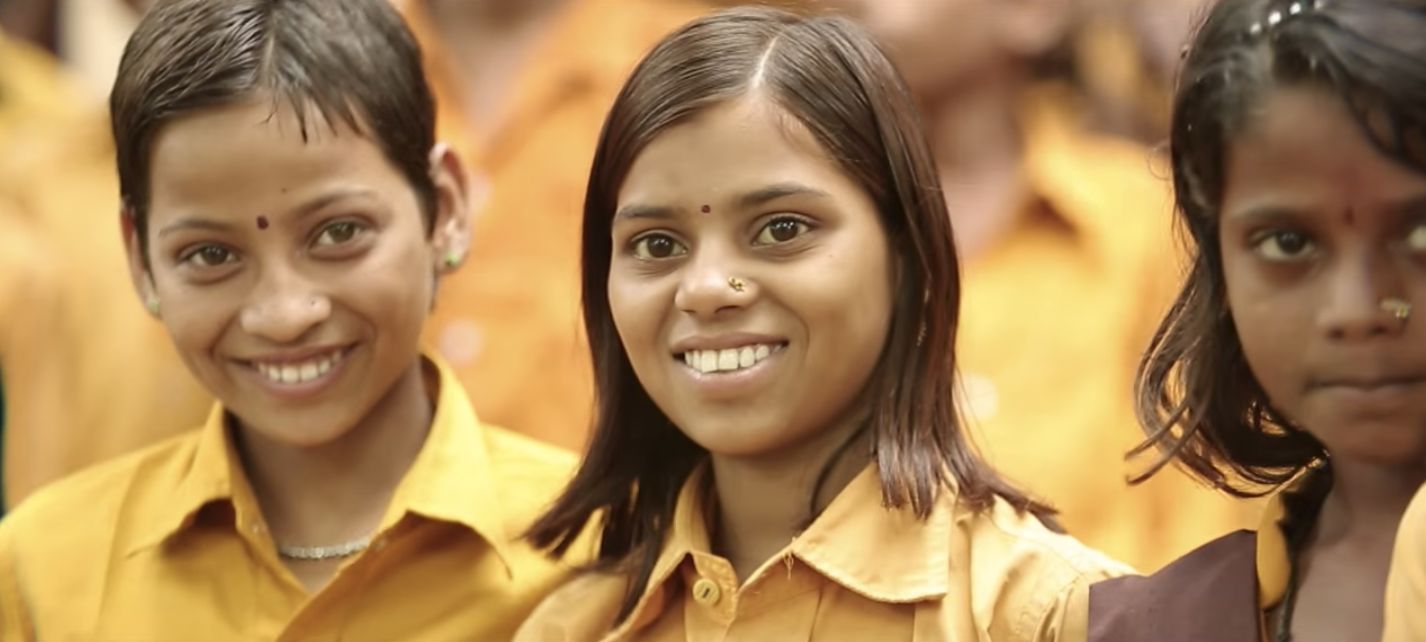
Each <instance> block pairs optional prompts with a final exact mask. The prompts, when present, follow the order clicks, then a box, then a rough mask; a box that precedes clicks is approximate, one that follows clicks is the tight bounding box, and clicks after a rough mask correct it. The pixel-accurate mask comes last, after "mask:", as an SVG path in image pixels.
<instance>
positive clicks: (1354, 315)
mask: <svg viewBox="0 0 1426 642" xmlns="http://www.w3.org/2000/svg"><path fill="white" fill-rule="evenodd" d="M1344 258H1349V257H1344ZM1329 269H1330V270H1331V271H1330V272H1329V273H1328V274H1327V275H1325V276H1326V282H1327V290H1326V296H1325V297H1324V301H1323V304H1322V306H1321V309H1320V311H1319V312H1318V325H1319V327H1320V328H1321V330H1322V331H1323V332H1324V333H1325V334H1326V336H1327V337H1328V338H1329V339H1331V340H1334V341H1344V342H1353V341H1364V340H1370V339H1374V338H1378V337H1386V336H1393V335H1396V334H1398V333H1400V332H1401V331H1402V330H1403V329H1404V328H1405V323H1403V319H1401V318H1399V317H1398V316H1397V315H1396V313H1395V309H1394V308H1393V305H1392V302H1390V301H1389V300H1396V299H1401V298H1402V297H1401V295H1400V287H1401V280H1400V279H1399V278H1397V276H1396V273H1395V267H1394V266H1393V265H1392V261H1391V258H1390V257H1389V256H1386V253H1383V252H1376V253H1366V254H1364V255H1363V256H1361V257H1357V258H1352V259H1351V260H1341V261H1337V262H1335V263H1334V264H1332V265H1331V266H1330V267H1329ZM1408 303H1409V302H1408Z"/></svg>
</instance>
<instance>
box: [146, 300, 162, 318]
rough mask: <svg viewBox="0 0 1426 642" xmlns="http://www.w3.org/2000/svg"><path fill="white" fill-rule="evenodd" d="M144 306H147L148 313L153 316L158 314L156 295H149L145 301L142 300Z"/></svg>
mask: <svg viewBox="0 0 1426 642" xmlns="http://www.w3.org/2000/svg"><path fill="white" fill-rule="evenodd" d="M144 307H146V308H148V310H149V314H152V315H154V316H158V312H159V305H158V297H149V298H148V300H147V301H144Z"/></svg>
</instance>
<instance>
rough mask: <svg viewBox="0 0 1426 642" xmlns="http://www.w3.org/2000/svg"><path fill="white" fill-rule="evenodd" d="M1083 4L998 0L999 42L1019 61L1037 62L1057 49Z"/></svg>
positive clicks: (1074, 1) (1074, 0)
mask: <svg viewBox="0 0 1426 642" xmlns="http://www.w3.org/2000/svg"><path fill="white" fill-rule="evenodd" d="M1079 2H1083V0H995V2H994V5H995V6H996V7H997V9H998V10H999V12H1000V16H999V19H998V20H996V23H997V25H998V26H999V30H1000V33H999V36H1000V38H999V40H1000V42H1001V43H1003V46H1004V48H1005V49H1006V51H1009V52H1010V53H1011V54H1013V55H1015V56H1016V57H1018V58H1021V59H1025V58H1036V57H1039V56H1041V55H1044V54H1045V53H1047V52H1049V51H1050V50H1051V49H1053V48H1054V47H1055V46H1056V45H1058V44H1059V43H1060V42H1061V41H1062V40H1063V39H1064V38H1065V36H1066V34H1067V32H1068V31H1069V28H1070V25H1071V21H1072V19H1073V15H1074V9H1075V8H1076V5H1077V3H1079Z"/></svg>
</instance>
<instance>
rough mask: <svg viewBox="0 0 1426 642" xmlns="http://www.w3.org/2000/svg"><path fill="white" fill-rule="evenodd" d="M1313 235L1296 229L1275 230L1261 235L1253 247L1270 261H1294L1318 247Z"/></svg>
mask: <svg viewBox="0 0 1426 642" xmlns="http://www.w3.org/2000/svg"><path fill="white" fill-rule="evenodd" d="M1316 247H1317V246H1316V244H1315V243H1314V242H1313V241H1312V237H1310V236H1308V235H1306V234H1303V233H1302V232H1298V231H1296V230H1275V231H1272V232H1269V233H1267V234H1265V235H1263V236H1262V237H1260V238H1259V239H1258V240H1257V242H1256V243H1255V244H1254V246H1253V249H1254V250H1256V251H1257V252H1258V254H1261V255H1262V257H1263V258H1265V259H1267V260H1269V261H1294V260H1297V259H1300V258H1302V257H1303V256H1305V255H1307V254H1308V253H1310V252H1311V251H1312V250H1314V249H1316Z"/></svg>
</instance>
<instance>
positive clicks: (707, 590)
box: [515, 465, 1128, 642]
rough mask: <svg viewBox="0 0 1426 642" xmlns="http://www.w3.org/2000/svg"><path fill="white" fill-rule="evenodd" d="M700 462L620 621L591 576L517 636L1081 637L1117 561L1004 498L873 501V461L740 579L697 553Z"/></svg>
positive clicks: (574, 640) (984, 640) (607, 582)
mask: <svg viewBox="0 0 1426 642" xmlns="http://www.w3.org/2000/svg"><path fill="white" fill-rule="evenodd" d="M703 471H706V468H705V469H702V470H700V471H699V472H697V473H695V474H694V475H692V476H691V477H690V478H689V481H688V482H687V483H686V484H685V485H684V488H683V491H682V493H681V495H680V496H679V500H678V507H677V509H676V512H675V515H674V519H673V528H672V532H671V534H670V536H669V538H668V540H667V542H666V543H665V545H664V547H663V552H662V553H661V554H660V557H659V559H658V562H657V564H656V566H655V567H654V572H653V576H652V578H651V579H650V581H649V585H648V588H647V589H646V590H645V591H644V592H643V595H642V597H641V598H640V600H639V603H638V606H637V607H636V608H635V609H634V611H633V613H632V614H631V615H630V616H629V617H628V619H626V620H625V621H624V622H623V623H622V624H621V625H619V626H618V627H611V624H612V623H613V619H614V616H615V615H616V614H617V612H618V607H619V604H620V601H621V599H622V597H623V595H624V587H625V585H626V583H627V580H626V578H625V577H623V576H621V575H617V574H606V573H589V574H586V575H583V576H581V577H578V578H576V579H575V580H573V581H571V582H570V583H569V584H567V585H566V586H564V587H562V588H560V589H559V590H558V591H557V592H555V593H554V594H553V595H551V596H550V597H549V598H548V599H547V600H545V602H544V603H543V604H541V605H540V607H539V608H538V609H537V610H536V611H535V613H534V614H533V615H531V617H530V619H529V620H528V621H527V622H525V624H524V625H523V626H522V627H521V628H520V631H519V633H517V634H516V636H515V640H516V641H517V642H592V641H594V640H603V641H613V640H641V641H646V642H673V641H675V640H676V641H679V642H683V641H684V640H687V641H688V642H711V641H721V642H735V641H748V642H754V641H756V642H762V641H765V640H818V641H819V642H839V641H844V640H845V641H848V642H851V641H854V640H855V641H858V642H860V641H864V640H876V641H878V642H941V641H945V642H950V641H952V640H954V641H956V642H970V641H973V640H974V641H980V642H989V641H991V640H994V641H995V642H1017V641H1029V640H1084V639H1085V637H1086V632H1085V626H1086V619H1087V617H1088V602H1087V594H1088V586H1089V584H1091V583H1093V582H1095V581H1097V580H1100V579H1104V578H1107V577H1111V576H1114V575H1119V574H1122V573H1123V572H1126V571H1127V570H1128V569H1127V568H1125V567H1124V566H1122V565H1120V564H1118V563H1117V562H1113V561H1111V560H1109V559H1107V558H1105V557H1104V556H1102V555H1100V554H1099V553H1097V552H1095V551H1092V550H1090V549H1088V548H1085V547H1084V546H1082V545H1080V544H1079V543H1078V542H1076V541H1074V540H1073V539H1071V538H1069V537H1067V536H1064V535H1057V534H1054V533H1052V532H1050V531H1049V530H1048V529H1047V528H1045V527H1044V526H1043V525H1042V524H1041V523H1040V522H1039V521H1038V520H1037V519H1036V518H1034V517H1033V516H1030V515H1029V514H1018V513H1016V512H1015V510H1014V509H1012V508H1011V507H1010V506H1009V505H1008V504H1006V503H1005V502H1003V501H997V502H996V504H995V505H994V507H993V508H991V509H990V510H989V511H987V512H982V513H974V512H972V511H970V510H968V509H966V508H965V507H963V506H961V505H959V504H958V503H957V502H956V498H955V494H954V493H953V492H950V491H947V492H945V493H943V494H942V495H941V497H940V499H939V500H938V501H937V503H936V505H935V507H934V508H933V510H932V512H931V515H930V517H929V518H928V519H927V520H925V521H918V520H917V519H916V518H915V516H914V514H913V513H911V512H910V511H909V510H904V509H901V510H891V509H886V508H883V506H882V503H881V485H880V481H879V477H878V475H877V469H876V467H875V465H872V466H870V467H868V468H867V469H866V470H864V471H863V472H862V473H861V474H860V475H858V476H857V477H856V478H855V479H854V480H853V481H852V482H851V483H850V484H849V485H848V486H847V487H846V488H845V489H843V491H842V492H841V493H840V494H839V495H838V496H837V498H836V499H834V500H833V501H832V503H831V504H830V505H829V506H828V507H827V509H826V510H825V511H824V512H823V513H822V515H820V516H819V517H818V518H817V519H816V520H815V521H814V522H813V523H812V525H811V526H809V527H808V529H807V530H806V531H804V532H803V533H801V534H800V535H798V536H797V538H796V539H794V540H793V541H792V543H790V544H789V545H788V546H787V548H785V549H784V550H783V551H782V552H781V553H779V554H778V555H776V556H774V557H773V558H772V559H770V560H768V562H767V563H765V564H764V565H763V566H762V567H761V568H760V569H758V570H757V571H755V572H754V573H753V574H752V575H751V576H750V577H749V578H748V579H747V581H745V582H743V583H742V585H739V584H738V582H737V578H736V576H735V575H734V573H733V569H732V566H731V565H730V564H729V562H728V561H727V560H725V559H723V558H721V557H719V556H717V555H714V554H713V553H710V552H709V551H710V547H709V530H708V525H707V524H706V523H705V521H704V515H705V514H707V512H706V511H705V509H704V499H703V498H704V496H705V495H706V493H707V490H706V489H707V486H708V484H707V483H706V479H707V478H706V474H705V473H704V472H703ZM611 628H613V631H612V632H611Z"/></svg>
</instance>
